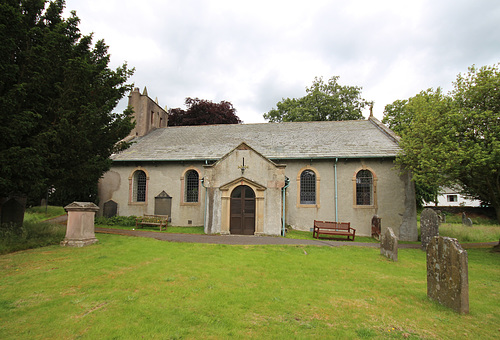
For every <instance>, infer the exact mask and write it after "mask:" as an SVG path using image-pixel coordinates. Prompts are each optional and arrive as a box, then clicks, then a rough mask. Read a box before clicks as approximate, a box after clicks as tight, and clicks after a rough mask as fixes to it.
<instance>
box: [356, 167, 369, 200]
mask: <svg viewBox="0 0 500 340" xmlns="http://www.w3.org/2000/svg"><path fill="white" fill-rule="evenodd" d="M356 205H373V174H372V172H371V171H370V170H360V171H358V173H357V174H356Z"/></svg>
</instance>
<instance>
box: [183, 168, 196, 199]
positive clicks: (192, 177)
mask: <svg viewBox="0 0 500 340" xmlns="http://www.w3.org/2000/svg"><path fill="white" fill-rule="evenodd" d="M199 184H200V181H199V176H198V172H197V171H196V170H189V171H188V172H186V174H185V177H184V185H185V187H184V202H188V203H195V202H198V189H199Z"/></svg>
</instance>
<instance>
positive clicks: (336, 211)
mask: <svg viewBox="0 0 500 340" xmlns="http://www.w3.org/2000/svg"><path fill="white" fill-rule="evenodd" d="M338 160H339V159H338V158H335V164H334V165H333V167H334V169H335V175H334V177H335V178H334V181H335V222H338V221H339V210H338V208H339V206H338V197H339V195H338V188H337V186H338V181H337V162H338Z"/></svg>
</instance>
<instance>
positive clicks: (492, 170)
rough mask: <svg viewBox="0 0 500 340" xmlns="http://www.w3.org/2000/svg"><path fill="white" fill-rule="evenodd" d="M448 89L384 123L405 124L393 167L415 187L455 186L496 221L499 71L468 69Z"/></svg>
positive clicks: (499, 201)
mask: <svg viewBox="0 0 500 340" xmlns="http://www.w3.org/2000/svg"><path fill="white" fill-rule="evenodd" d="M453 85H454V89H453V90H452V91H451V93H450V94H449V95H443V94H442V92H441V90H440V89H438V90H427V91H423V92H421V93H420V94H418V95H416V96H415V97H412V98H410V99H409V100H408V102H407V103H406V104H405V105H404V110H402V111H401V114H399V115H398V114H396V115H394V116H392V117H390V118H388V117H389V116H386V117H385V118H387V119H385V118H384V119H385V120H386V121H390V122H391V123H395V122H396V121H397V120H396V118H395V117H397V119H399V120H400V121H405V122H406V123H404V124H403V125H406V127H402V138H401V143H400V145H401V147H402V148H403V150H404V153H402V154H401V155H400V156H399V157H398V162H399V163H400V164H402V165H405V166H407V167H408V168H409V169H410V170H412V172H413V178H414V179H415V181H416V183H417V184H419V183H420V184H422V185H427V186H435V185H439V186H453V185H458V186H460V187H461V188H462V189H463V193H464V194H466V195H468V196H470V197H473V198H476V199H479V200H481V201H483V202H487V203H489V204H491V205H492V206H493V207H494V208H495V210H496V214H497V219H498V220H499V221H500V71H499V66H498V65H493V66H484V67H481V68H476V67H474V66H472V67H470V68H469V71H468V73H467V74H465V75H462V74H459V75H458V76H457V80H456V81H455V82H454V83H453ZM386 111H387V110H386Z"/></svg>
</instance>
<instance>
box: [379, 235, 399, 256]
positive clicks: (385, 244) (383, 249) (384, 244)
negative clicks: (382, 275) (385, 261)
mask: <svg viewBox="0 0 500 340" xmlns="http://www.w3.org/2000/svg"><path fill="white" fill-rule="evenodd" d="M380 254H382V255H384V256H385V257H388V258H390V259H391V260H393V261H397V260H398V238H397V237H396V235H395V234H394V231H393V230H392V228H390V227H389V228H387V229H386V230H385V232H384V233H383V234H382V237H381V239H380Z"/></svg>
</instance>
